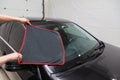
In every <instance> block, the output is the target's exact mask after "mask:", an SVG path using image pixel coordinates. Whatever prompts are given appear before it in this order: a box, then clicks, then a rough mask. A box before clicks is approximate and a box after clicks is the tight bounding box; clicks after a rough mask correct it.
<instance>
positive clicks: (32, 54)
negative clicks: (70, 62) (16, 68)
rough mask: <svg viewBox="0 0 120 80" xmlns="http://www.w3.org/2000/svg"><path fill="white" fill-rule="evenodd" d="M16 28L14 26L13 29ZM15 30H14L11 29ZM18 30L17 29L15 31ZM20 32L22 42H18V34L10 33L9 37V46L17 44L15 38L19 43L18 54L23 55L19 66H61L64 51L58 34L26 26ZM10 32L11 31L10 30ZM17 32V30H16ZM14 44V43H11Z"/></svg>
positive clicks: (63, 60)
mask: <svg viewBox="0 0 120 80" xmlns="http://www.w3.org/2000/svg"><path fill="white" fill-rule="evenodd" d="M15 27H17V26H14V28H15ZM13 30H15V29H13ZM17 30H18V29H17ZM20 30H23V31H20V32H22V33H21V34H22V37H20V38H22V40H21V39H20V41H21V42H20V41H19V35H20V33H19V32H18V34H19V35H17V33H13V32H16V31H13V32H11V34H10V36H9V42H10V45H11V46H13V48H15V47H14V45H13V44H15V43H17V41H14V38H11V37H13V35H14V37H17V38H18V39H15V40H18V42H19V43H20V44H19V45H20V46H19V49H17V51H18V52H20V53H21V54H22V55H23V58H22V61H21V62H19V64H36V65H63V64H64V62H65V51H64V46H63V43H62V39H61V36H60V34H59V33H58V32H57V31H54V30H49V29H46V28H40V27H38V26H33V25H32V26H30V25H27V26H26V27H24V29H20ZM11 31H12V30H11ZM18 31H19V30H18ZM13 42H15V43H13Z"/></svg>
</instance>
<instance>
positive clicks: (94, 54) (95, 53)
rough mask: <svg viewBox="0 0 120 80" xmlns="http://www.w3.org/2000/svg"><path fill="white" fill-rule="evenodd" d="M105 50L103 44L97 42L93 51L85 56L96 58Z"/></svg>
mask: <svg viewBox="0 0 120 80" xmlns="http://www.w3.org/2000/svg"><path fill="white" fill-rule="evenodd" d="M104 48H105V45H104V43H103V42H102V41H101V42H99V46H98V47H96V48H95V49H93V51H92V52H91V53H90V54H88V55H87V56H89V58H96V57H98V56H99V55H100V54H102V52H103V50H104Z"/></svg>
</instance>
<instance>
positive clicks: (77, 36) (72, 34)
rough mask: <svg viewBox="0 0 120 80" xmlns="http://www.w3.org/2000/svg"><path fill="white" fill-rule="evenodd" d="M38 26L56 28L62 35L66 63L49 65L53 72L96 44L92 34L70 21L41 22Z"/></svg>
mask: <svg viewBox="0 0 120 80" xmlns="http://www.w3.org/2000/svg"><path fill="white" fill-rule="evenodd" d="M38 26H41V27H45V28H48V29H52V30H56V31H58V32H59V33H60V35H61V37H62V40H63V43H64V46H65V51H66V63H65V66H60V67H59V66H51V68H52V70H53V71H55V72H58V71H61V70H62V69H63V68H64V69H65V68H66V66H67V65H68V66H69V64H67V63H69V62H72V61H74V60H75V59H76V58H80V56H81V55H84V54H85V53H87V52H88V51H90V50H91V49H93V48H94V47H95V46H96V44H98V41H97V40H96V39H95V38H94V37H93V36H91V35H90V34H89V33H88V32H86V31H85V30H84V29H82V28H81V27H80V26H78V25H77V24H75V23H72V22H64V23H60V24H55V23H47V24H44V23H42V24H39V25H38ZM60 69H61V70H60Z"/></svg>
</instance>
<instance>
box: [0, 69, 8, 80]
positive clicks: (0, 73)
mask: <svg viewBox="0 0 120 80" xmlns="http://www.w3.org/2000/svg"><path fill="white" fill-rule="evenodd" d="M0 80H10V79H9V77H8V76H7V74H6V72H5V71H4V70H3V69H2V68H1V67H0Z"/></svg>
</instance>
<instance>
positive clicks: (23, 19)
mask: <svg viewBox="0 0 120 80" xmlns="http://www.w3.org/2000/svg"><path fill="white" fill-rule="evenodd" d="M19 22H20V23H23V24H29V25H31V23H30V21H29V20H28V19H26V18H19Z"/></svg>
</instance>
